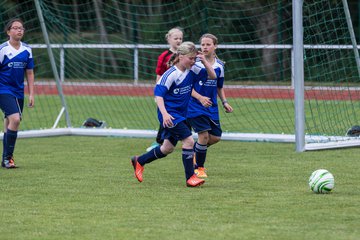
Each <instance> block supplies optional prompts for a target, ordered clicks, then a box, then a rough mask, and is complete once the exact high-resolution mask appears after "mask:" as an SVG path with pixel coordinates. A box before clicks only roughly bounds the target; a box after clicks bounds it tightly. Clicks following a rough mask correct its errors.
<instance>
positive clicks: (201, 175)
mask: <svg viewBox="0 0 360 240" xmlns="http://www.w3.org/2000/svg"><path fill="white" fill-rule="evenodd" d="M194 172H195V174H196V176H197V177H199V178H207V174H206V168H204V167H198V168H197V169H195V170H194Z"/></svg>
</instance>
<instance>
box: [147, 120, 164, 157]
mask: <svg viewBox="0 0 360 240" xmlns="http://www.w3.org/2000/svg"><path fill="white" fill-rule="evenodd" d="M163 131H164V127H163V126H162V124H160V126H159V129H158V132H157V135H156V141H155V142H153V143H152V144H151V145H150V147H148V148H147V149H146V151H147V152H149V151H151V150H152V149H154V148H156V147H157V146H159V145H161V144H163V142H164V139H162V134H163Z"/></svg>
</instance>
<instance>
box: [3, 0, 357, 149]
mask: <svg viewBox="0 0 360 240" xmlns="http://www.w3.org/2000/svg"><path fill="white" fill-rule="evenodd" d="M95 2H96V3H95ZM95 2H94V1H71V3H70V2H66V3H65V2H58V1H51V0H24V1H21V3H20V2H19V3H17V4H14V3H12V2H11V1H6V9H5V8H4V9H0V10H2V11H0V17H1V19H2V20H3V22H6V20H8V19H9V18H10V17H13V16H18V17H20V18H22V19H23V20H24V22H25V27H26V32H25V37H24V41H25V42H27V43H29V44H30V45H31V46H32V49H33V55H34V59H35V67H36V68H35V77H36V85H35V86H36V93H37V95H36V106H35V108H34V109H25V111H24V119H23V120H24V121H23V122H22V124H21V128H22V130H23V131H22V132H21V133H20V134H19V136H21V137H36V136H44V135H47V134H48V135H49V136H53V135H59V134H64V135H94V136H105V135H106V136H125V137H146V138H153V137H155V135H156V131H157V128H158V124H159V123H158V121H157V117H156V105H155V103H154V98H153V87H154V84H155V76H156V74H155V67H156V61H157V57H158V55H159V54H160V53H161V52H163V51H164V50H165V49H167V47H168V46H167V44H166V41H165V39H164V37H165V34H166V33H167V31H168V30H169V29H170V28H172V27H175V26H180V27H182V28H183V30H184V40H186V41H193V42H195V43H196V44H197V46H198V47H199V45H198V40H199V38H200V36H201V35H202V34H203V33H206V32H210V33H213V34H214V35H216V36H217V37H218V39H219V45H218V49H217V55H218V56H219V58H220V59H222V60H224V61H225V62H226V64H225V86H224V88H225V93H226V95H227V98H228V100H229V103H230V104H231V105H232V106H233V108H234V112H233V113H231V114H226V113H225V112H224V111H220V119H221V124H222V129H223V131H224V133H223V139H224V140H240V141H271V142H274V141H275V142H291V143H296V147H295V148H296V151H299V152H301V151H306V150H313V149H319V148H320V149H324V148H332V147H343V146H353V145H354V144H355V143H356V142H357V138H356V137H348V136H346V131H347V130H348V129H349V128H350V127H351V126H354V125H358V124H359V125H360V123H359V122H360V115H359V113H358V111H356V110H357V109H359V107H360V106H359V98H360V94H359V93H360V91H359V89H358V88H359V86H358V84H359V68H358V63H357V61H358V56H356V54H357V52H358V49H357V44H356V37H357V36H360V34H359V33H357V34H355V33H354V29H358V26H354V27H352V22H351V16H350V11H349V7H348V6H347V2H346V1H345V0H344V1H342V2H341V1H328V0H320V1H307V0H303V1H295V0H293V1H284V0H276V1H270V0H265V1H258V0H250V1H230V0H225V1H222V2H221V4H219V1H213V0H211V1H203V0H196V1H192V0H182V1H171V2H167V3H161V2H157V3H154V2H152V1H138V2H137V3H136V4H135V3H131V2H128V1H95ZM24 9H25V10H24ZM350 10H351V9H350ZM34 16H38V17H34ZM42 18H43V19H42ZM355 23H356V24H359V23H358V22H355ZM302 33H303V35H302ZM4 41H5V39H4ZM90 117H91V118H95V119H98V120H101V121H104V122H106V127H105V128H101V129H99V128H98V129H88V128H84V127H83V126H82V124H83V122H84V121H85V120H86V119H87V118H90ZM194 136H195V135H194Z"/></svg>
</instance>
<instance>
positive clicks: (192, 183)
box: [186, 174, 205, 187]
mask: <svg viewBox="0 0 360 240" xmlns="http://www.w3.org/2000/svg"><path fill="white" fill-rule="evenodd" d="M204 183H205V180H204V179H200V178H198V177H197V176H196V175H195V174H194V175H192V176H191V177H190V178H189V179H188V180H187V181H186V186H188V187H198V186H201V185H203V184H204Z"/></svg>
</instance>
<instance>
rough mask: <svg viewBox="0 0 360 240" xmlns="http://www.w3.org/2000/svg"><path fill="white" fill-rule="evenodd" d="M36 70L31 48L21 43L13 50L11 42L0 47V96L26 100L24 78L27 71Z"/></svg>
mask: <svg viewBox="0 0 360 240" xmlns="http://www.w3.org/2000/svg"><path fill="white" fill-rule="evenodd" d="M33 68H34V60H33V57H32V52H31V48H30V47H29V46H28V45H27V44H25V43H23V42H21V44H20V48H19V49H15V48H13V47H12V46H11V45H10V43H9V42H5V43H3V44H1V45H0V94H11V95H13V96H15V97H17V98H24V76H25V70H26V69H33Z"/></svg>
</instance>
